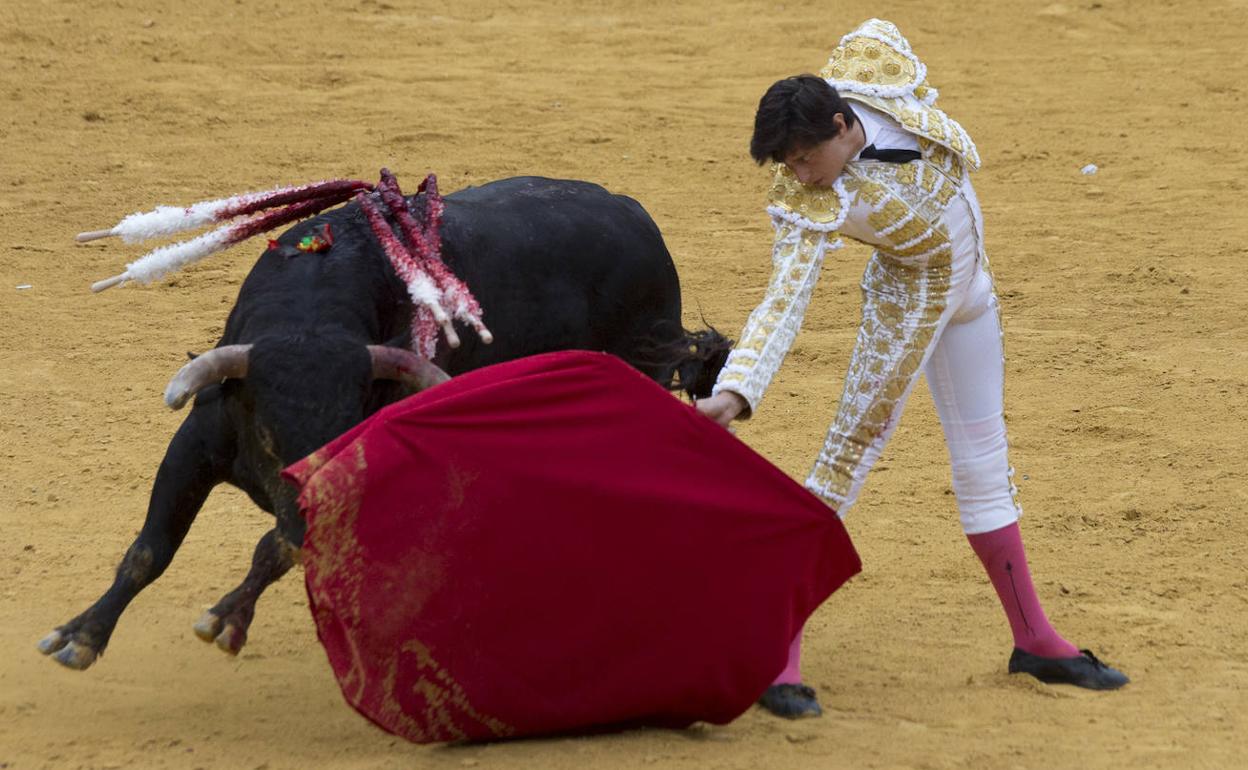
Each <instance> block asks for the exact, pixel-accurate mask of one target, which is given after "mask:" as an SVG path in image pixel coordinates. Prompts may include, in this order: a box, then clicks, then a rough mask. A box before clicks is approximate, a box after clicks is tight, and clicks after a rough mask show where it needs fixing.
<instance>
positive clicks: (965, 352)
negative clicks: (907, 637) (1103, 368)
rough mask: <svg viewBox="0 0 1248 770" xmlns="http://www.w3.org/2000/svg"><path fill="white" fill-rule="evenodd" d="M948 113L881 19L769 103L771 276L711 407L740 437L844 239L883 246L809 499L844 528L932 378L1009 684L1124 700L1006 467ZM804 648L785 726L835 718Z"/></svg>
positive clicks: (971, 227)
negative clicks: (999, 626) (1045, 588)
mask: <svg viewBox="0 0 1248 770" xmlns="http://www.w3.org/2000/svg"><path fill="white" fill-rule="evenodd" d="M936 99H937V91H936V89H935V88H933V87H932V86H931V84H930V83H929V82H928V81H927V68H926V66H925V65H924V64H923V62H921V61H920V60H919V59H918V58H917V57H916V56H915V54H914V52H913V51H912V50H911V47H910V44H909V42H908V41H907V40H906V38H904V37H903V36H902V35H901V33H900V31H898V29H897V27H896V26H895V25H893V24H892V23H890V22H887V21H883V20H880V19H871V20H869V21H867V22H865V23H864V24H862V25H861V26H860V27H858V28H857V29H855V30H854V31H852V32H850V33H849V34H848V35H846V36H845V37H844V38H842V39H841V41H840V44H839V45H838V46H837V48H836V49H835V50H834V51H833V52H832V56H831V59H830V60H829V61H828V64H827V66H826V67H825V68H824V69H823V70H822V71H821V72H820V75H819V76H818V77H816V76H814V75H800V76H796V77H791V78H786V79H784V80H781V81H779V82H777V83H775V84H774V85H773V86H772V87H771V88H770V89H769V90H768V91H767V93H766V94H765V95H764V96H763V98H762V100H761V101H760V103H759V107H758V111H757V113H756V115H755V126H754V136H753V138H752V141H751V146H750V153H751V155H752V156H753V157H754V159H755V160H756V161H758V162H759V163H760V164H763V163H768V162H770V163H773V164H774V166H773V168H774V172H775V176H774V181H773V183H772V185H771V189H770V192H769V194H768V205H767V213H768V214H769V215H770V217H771V221H772V225H773V227H774V229H775V241H774V246H773V250H772V265H773V270H772V277H771V281H770V284H769V285H768V287H767V293H766V296H765V297H764V298H763V300H762V302H761V303H759V305H758V306H757V307H756V308H755V309H754V311H753V312H752V313H751V314H750V316H749V319H748V320H747V321H746V324H745V328H744V330H743V331H742V332H741V336H740V341H739V342H738V343H737V345H736V347H735V349H734V350H733V351H732V353H731V355H730V356H729V358H728V362H727V364H726V365H725V367H724V369H723V371H722V372H721V373H720V376H719V379H718V382H717V384H716V385H715V388H714V391H713V396H712V397H711V398H710V399H706V400H704V401H699V402H698V403H697V408H698V410H699V411H701V412H702V413H703V414H705V415H707V416H708V417H711V418H712V419H715V420H716V421H718V422H719V423H720V424H722V425H725V426H727V425H728V424H729V423H730V422H731V421H732V420H733V419H744V418H748V417H749V416H750V415H751V414H752V413H753V412H754V410H755V409H757V407H758V405H759V402H760V400H761V399H762V397H763V393H764V391H765V390H766V389H767V386H768V384H769V383H770V382H771V380H772V378H773V377H774V376H775V374H776V371H777V370H778V369H779V368H780V365H781V362H782V361H783V360H784V357H785V354H786V353H787V352H788V350H789V347H790V346H791V345H792V343H793V339H794V337H795V336H796V335H797V332H798V328H799V327H800V325H801V322H802V317H803V315H804V314H805V312H806V307H807V304H808V302H809V301H810V297H811V293H812V291H813V289H814V287H815V283H816V282H817V280H818V278H819V271H820V268H821V266H822V264H823V262H824V259H825V257H826V256H827V254H828V253H829V252H831V251H833V250H836V249H838V248H840V247H841V246H842V244H843V240H842V239H843V238H849V239H852V240H854V241H858V242H861V243H864V244H867V245H869V246H871V247H872V248H873V252H872V254H871V257H870V259H869V260H868V262H867V266H866V270H865V272H864V274H863V277H862V282H861V287H862V320H861V323H860V325H859V327H858V335H857V340H856V342H855V344H854V350H853V355H852V358H851V359H850V363H849V371H848V373H847V374H846V376H845V385H844V390H843V391H842V394H841V399H840V403H839V405H838V408H837V412H836V417H835V418H834V419H833V421H832V425H831V427H830V428H829V430H828V434H827V439H826V441H825V443H824V445H823V448H822V450H821V451H820V452H819V454H818V457H817V458H816V460H815V463H814V467H813V468H812V469H811V471H810V474H809V476H808V477H807V479H806V487H807V489H809V490H810V491H811V492H813V493H814V494H816V495H818V496H819V497H820V498H822V499H823V500H824V501H826V502H827V503H828V505H830V506H831V507H833V508H834V509H836V511H837V513H838V514H839V515H840V516H842V517H844V516H845V515H846V513H847V512H848V511H849V509H850V508H851V507H852V506H853V504H854V501H855V500H856V499H857V498H858V495H859V493H860V492H861V490H862V487H863V483H864V481H865V480H866V477H867V472H868V471H869V470H870V469H871V467H872V465H873V464H874V463H875V461H876V459H877V458H879V456H880V452H881V451H882V450H883V448H884V445H885V444H886V443H887V441H888V439H889V437H890V435H891V434H892V433H893V430H894V429H895V428H896V427H897V422H898V420H899V419H900V417H901V413H902V410H903V408H904V406H905V403H906V399H907V397H908V396H909V395H910V392H911V390H912V389H913V388H914V385H915V383H916V382H917V381H918V378H919V376H920V375H925V376H926V377H927V381H928V386H929V389H930V390H931V393H932V397H933V399H934V401H935V403H936V410H937V413H938V415H939V417H940V422H941V426H942V428H943V430H944V435H945V441H946V444H947V446H948V449H949V457H950V461H951V465H952V471H953V489H954V494H955V496H956V499H957V505H958V511H959V514H960V518H961V523H962V528H963V531H964V532H965V533H966V535H967V538H968V540H969V541H970V544H971V547H972V548H973V549H974V551H975V553H976V554H977V555H978V556H979V558H980V560H981V562H982V563H983V565H984V568H985V570H986V571H987V572H988V575H989V577H990V579H991V581H992V583H993V586H994V588H995V589H996V593H997V595H998V598H999V599H1000V601H1001V604H1002V607H1003V608H1004V610H1005V613H1006V615H1007V617H1008V619H1009V622H1010V627H1011V630H1012V632H1013V636H1014V650H1013V653H1012V655H1011V656H1010V659H1009V663H1008V669H1009V671H1010V672H1011V673H1027V674H1031V675H1033V676H1035V677H1037V678H1039V679H1040V680H1042V681H1045V682H1056V683H1067V684H1073V685H1077V686H1081V687H1087V688H1092V689H1115V688H1117V687H1121V686H1122V685H1124V684H1126V683H1127V681H1128V679H1127V677H1126V676H1125V675H1123V674H1122V673H1121V672H1119V671H1117V670H1115V669H1113V668H1110V667H1109V666H1106V665H1105V664H1104V663H1102V662H1101V661H1099V660H1098V659H1097V658H1096V657H1095V656H1094V655H1093V654H1092V653H1090V652H1089V651H1087V650H1080V649H1079V648H1077V647H1076V646H1075V645H1073V644H1071V643H1070V642H1068V641H1066V640H1065V639H1064V638H1063V637H1062V636H1060V635H1059V634H1058V633H1057V632H1056V631H1055V630H1054V629H1053V628H1052V626H1051V625H1050V624H1049V622H1048V620H1047V618H1046V617H1045V614H1044V611H1043V609H1042V608H1041V605H1040V601H1039V599H1038V597H1037V596H1036V592H1035V588H1034V586H1033V584H1032V580H1031V576H1030V573H1029V570H1028V567H1027V560H1026V556H1025V552H1024V550H1023V543H1022V538H1021V535H1020V533H1019V528H1018V519H1019V516H1020V514H1021V509H1020V508H1019V506H1018V503H1017V500H1016V493H1017V488H1016V486H1015V485H1014V483H1013V476H1014V471H1013V469H1012V468H1011V467H1010V464H1009V460H1008V456H1007V440H1006V429H1005V421H1004V416H1003V399H1004V396H1003V384H1004V372H1005V367H1004V357H1003V346H1002V340H1001V323H1000V316H999V310H998V304H997V298H996V295H995V293H994V290H993V279H992V274H991V272H990V271H989V267H988V258H987V255H986V253H985V251H984V240H983V217H982V214H981V212H980V208H979V204H978V202H977V200H976V197H975V190H974V188H973V187H972V185H971V179H970V174H971V172H973V171H975V170H977V169H978V168H979V165H980V158H979V153H978V152H977V150H976V148H975V144H974V142H972V141H971V137H970V136H969V135H968V134H967V132H966V131H965V130H964V129H963V128H962V126H961V125H959V124H958V123H957V121H955V120H953V119H952V118H950V117H949V116H948V115H946V114H945V113H944V112H943V111H942V110H940V109H939V108H938V107H937V106H936ZM800 645H801V635H800V634H799V635H798V636H797V638H795V639H794V640H793V644H792V647H791V649H790V657H789V663H788V666H787V667H786V669H785V670H784V672H782V673H781V675H780V676H779V677H778V678H777V680H776V682H775V684H773V685H772V686H771V687H770V688H769V689H768V690H767V692H766V693H764V695H763V697H762V699H761V700H760V703H761V705H763V706H764V707H765V708H767V709H768V710H770V711H772V712H773V713H776V714H778V715H781V716H786V717H802V716H816V715H818V714H819V713H820V708H819V705H818V701H817V699H816V697H815V693H814V690H813V689H811V688H810V687H807V686H805V685H803V684H802V683H801V676H800V670H799V665H798V664H799V659H800Z"/></svg>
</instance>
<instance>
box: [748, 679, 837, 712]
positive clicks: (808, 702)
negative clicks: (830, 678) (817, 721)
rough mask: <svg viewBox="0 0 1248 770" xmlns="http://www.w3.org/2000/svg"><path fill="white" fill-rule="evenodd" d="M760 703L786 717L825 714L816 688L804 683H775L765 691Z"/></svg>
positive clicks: (759, 700)
mask: <svg viewBox="0 0 1248 770" xmlns="http://www.w3.org/2000/svg"><path fill="white" fill-rule="evenodd" d="M758 705H760V706H762V707H763V708H765V709H767V710H768V711H770V712H771V713H773V714H775V715H776V716H778V717H784V718H785V719H804V718H806V717H818V716H823V709H821V708H819V701H817V700H815V691H814V688H811V687H807V686H806V685H804V684H773V685H772V686H771V687H768V688H767V689H766V691H764V692H763V697H761V698H759V699H758Z"/></svg>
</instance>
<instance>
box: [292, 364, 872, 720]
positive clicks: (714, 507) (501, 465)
mask: <svg viewBox="0 0 1248 770" xmlns="http://www.w3.org/2000/svg"><path fill="white" fill-rule="evenodd" d="M286 476H287V478H288V479H290V480H291V481H293V482H295V483H296V484H297V485H298V486H299V487H300V488H301V494H300V503H301V505H302V508H303V510H304V513H305V515H306V516H307V519H308V531H307V537H306V540H305V542H304V565H305V575H306V579H307V589H308V597H309V599H310V601H311V606H312V612H313V616H314V618H315V621H316V627H317V632H318V634H319V636H320V639H321V642H322V644H323V645H324V647H325V650H326V652H327V653H328V655H329V661H330V664H331V666H332V667H333V670H334V674H335V675H336V676H337V678H338V681H339V684H340V686H341V688H342V692H343V694H344V696H345V697H346V699H347V701H348V702H349V703H350V704H351V705H352V706H354V707H355V708H356V709H357V710H359V711H360V713H362V714H364V715H365V716H366V717H368V718H369V719H371V720H372V721H373V722H375V723H376V724H378V725H380V726H381V727H382V728H384V729H386V730H389V731H391V732H393V733H396V734H398V735H401V736H403V737H405V738H408V739H410V740H413V741H416V742H420V743H425V742H434V741H450V740H463V739H491V738H499V737H509V736H523V735H534V734H542V733H551V732H564V731H579V730H593V729H601V728H606V727H621V726H632V725H654V726H666V727H681V726H685V725H688V724H690V723H692V722H694V721H698V720H704V721H707V722H713V723H724V722H728V721H730V720H732V719H733V718H735V717H737V716H738V715H740V714H741V713H742V712H743V711H744V710H745V709H747V708H749V706H750V705H751V704H752V703H754V702H755V700H756V699H757V698H758V696H759V695H760V694H761V693H762V691H763V690H764V689H765V688H766V687H767V685H768V684H769V683H770V682H771V681H772V680H773V679H774V678H775V677H776V675H777V674H778V673H779V672H780V670H781V669H782V668H783V667H784V665H785V660H786V658H787V653H788V649H789V644H790V642H791V641H792V639H793V637H794V635H795V634H796V633H798V631H800V629H801V628H802V624H803V623H804V622H805V620H806V618H807V616H809V615H810V613H811V612H812V611H813V610H814V609H815V608H816V607H817V606H818V605H819V604H820V603H822V602H823V601H824V600H825V599H826V598H827V597H828V596H829V595H830V594H831V593H832V592H833V591H834V590H836V588H837V587H839V586H840V585H841V584H842V583H843V582H844V581H845V580H847V579H848V578H849V577H850V576H852V575H854V574H855V573H856V572H858V570H859V568H860V564H859V561H858V557H857V554H856V553H855V552H854V549H853V546H852V545H851V544H850V541H849V537H848V535H847V534H846V533H845V530H844V528H843V527H842V526H841V523H840V520H839V519H838V518H837V517H836V515H835V514H834V513H833V512H832V511H831V510H830V509H829V508H827V507H826V506H825V505H824V504H823V503H822V502H820V501H819V500H818V499H816V498H815V497H814V496H812V495H811V494H809V493H808V492H806V490H805V489H803V488H802V487H801V486H800V485H798V484H796V483H795V482H793V481H792V480H791V479H790V478H788V477H787V476H786V475H785V474H784V473H783V472H782V471H780V470H779V469H778V468H776V467H775V466H773V465H772V464H771V463H769V462H767V461H766V460H764V459H763V458H762V457H761V456H759V455H758V454H756V453H755V452H754V451H753V450H751V449H749V448H748V447H746V446H745V444H743V443H741V442H740V441H738V440H737V439H736V438H735V437H734V436H732V435H731V434H729V433H728V432H727V431H725V430H723V429H722V428H720V427H719V426H718V425H715V424H714V423H713V422H711V421H710V420H708V419H706V418H705V417H703V416H701V415H699V414H697V413H696V412H695V411H694V410H693V409H691V408H690V407H689V406H687V405H685V404H683V403H681V402H679V401H678V400H676V399H675V398H673V397H672V396H671V395H670V394H668V393H667V392H665V391H664V390H663V389H662V388H660V387H659V386H657V385H656V384H654V383H653V382H651V381H650V380H648V379H646V378H645V377H644V376H642V375H641V374H639V373H638V372H636V371H635V370H633V369H632V368H630V367H629V366H627V365H626V364H624V363H623V362H622V361H620V360H619V359H617V358H615V357H613V356H608V355H605V354H599V353H587V352H566V353H551V354H546V355H540V356H534V357H531V358H526V359H521V360H518V361H513V362H510V363H505V364H499V365H496V366H491V367H488V368H485V369H480V370H477V371H474V372H470V373H468V374H464V375H460V376H458V377H455V378H454V379H452V380H451V381H449V382H447V383H444V384H442V385H438V386H436V387H434V388H432V389H430V390H427V391H425V392H423V393H420V394H417V395H415V396H412V397H411V398H409V399H407V400H405V401H402V402H400V403H397V404H393V405H391V406H389V407H388V408H386V409H384V410H382V411H381V412H379V413H377V414H376V415H374V416H373V417H372V418H370V419H368V420H367V421H365V422H364V423H362V424H360V425H359V426H357V427H356V428H354V429H353V430H351V431H350V432H348V433H346V434H344V435H343V436H341V437H339V438H338V439H336V440H335V441H333V442H331V443H330V444H328V445H327V446H325V447H324V448H322V449H321V450H319V451H318V452H316V453H314V454H313V455H311V456H309V457H308V458H306V459H304V460H303V461H301V462H299V463H297V464H295V465H293V466H291V467H290V468H289V469H287V471H286Z"/></svg>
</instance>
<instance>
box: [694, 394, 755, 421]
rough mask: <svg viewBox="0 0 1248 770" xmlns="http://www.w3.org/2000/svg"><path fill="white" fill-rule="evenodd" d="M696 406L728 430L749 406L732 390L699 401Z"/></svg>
mask: <svg viewBox="0 0 1248 770" xmlns="http://www.w3.org/2000/svg"><path fill="white" fill-rule="evenodd" d="M694 406H695V407H697V410H698V411H699V412H700V413H702V414H704V415H706V416H707V417H709V418H711V419H712V420H714V421H715V422H717V423H719V424H720V426H722V427H724V428H727V427H728V424H729V423H731V422H732V421H733V420H735V419H736V418H737V417H738V416H740V415H741V413H742V412H744V411H745V410H746V409H747V408H748V406H749V404H747V403H746V401H745V399H744V398H742V397H741V396H739V395H738V394H736V393H733V392H732V391H731V390H723V391H720V392H719V393H717V394H716V395H714V396H711V397H710V398H704V399H699V400H698V401H697V402H695V404H694Z"/></svg>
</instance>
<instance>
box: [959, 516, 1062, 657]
mask: <svg viewBox="0 0 1248 770" xmlns="http://www.w3.org/2000/svg"><path fill="white" fill-rule="evenodd" d="M966 539H967V540H969V541H971V548H973V549H975V555H976V556H978V557H979V560H980V561H981V562H983V564H984V569H985V570H986V571H987V572H988V577H989V579H990V580H992V587H993V588H995V589H996V590H997V598H998V599H1000V600H1001V606H1002V608H1004V609H1005V616H1006V617H1007V618H1009V620H1010V630H1011V631H1013V632H1014V646H1015V647H1018V648H1019V649H1021V650H1023V651H1024V652H1029V653H1031V654H1032V655H1039V656H1040V657H1042V658H1073V657H1075V656H1076V655H1078V654H1079V649H1078V648H1077V647H1075V645H1073V644H1071V643H1070V642H1068V641H1066V640H1065V639H1063V638H1062V637H1061V636H1060V635H1059V634H1058V633H1057V632H1056V631H1054V630H1053V626H1051V625H1049V620H1048V618H1046V617H1045V616H1044V610H1043V609H1042V608H1041V607H1040V599H1039V597H1037V596H1036V589H1035V586H1033V585H1032V584H1031V572H1030V571H1029V570H1028V569H1027V555H1026V553H1025V552H1024V551H1023V536H1022V534H1020V533H1019V530H1018V522H1015V523H1013V524H1011V525H1009V526H1008V527H1002V528H1001V529H998V530H994V531H992V532H982V533H980V534H978V535H967V536H966Z"/></svg>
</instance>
